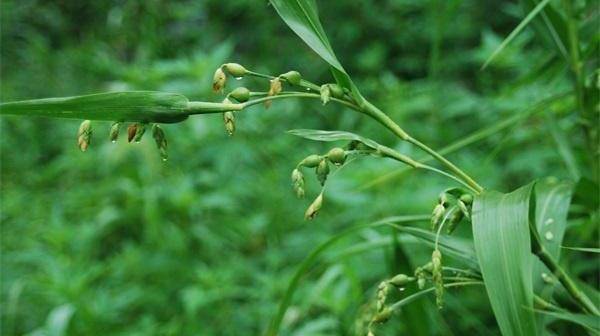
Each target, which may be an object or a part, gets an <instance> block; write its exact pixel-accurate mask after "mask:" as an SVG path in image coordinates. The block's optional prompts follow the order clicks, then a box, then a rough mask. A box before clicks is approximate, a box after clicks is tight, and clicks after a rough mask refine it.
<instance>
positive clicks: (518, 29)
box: [481, 0, 550, 70]
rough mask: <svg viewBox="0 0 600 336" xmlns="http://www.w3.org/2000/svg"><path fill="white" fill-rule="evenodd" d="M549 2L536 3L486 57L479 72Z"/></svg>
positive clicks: (544, 0)
mask: <svg viewBox="0 0 600 336" xmlns="http://www.w3.org/2000/svg"><path fill="white" fill-rule="evenodd" d="M549 2H550V0H543V1H542V2H540V3H538V4H537V6H535V8H533V10H532V11H531V12H529V14H527V16H526V17H525V18H524V19H523V20H522V21H521V22H520V23H519V24H518V25H517V27H516V28H515V29H514V30H513V31H512V32H510V34H508V36H507V37H506V38H505V39H504V41H502V43H500V45H499V46H498V48H496V50H494V52H493V53H492V54H491V55H490V57H488V59H487V60H486V61H485V62H484V63H483V65H482V66H481V70H484V69H485V68H486V67H487V66H488V65H489V64H490V63H491V62H492V60H494V58H496V56H498V55H499V54H500V53H501V52H502V50H504V48H506V46H507V45H508V44H509V43H510V42H511V41H512V40H514V38H515V37H517V35H518V34H519V33H520V32H521V31H522V30H523V29H525V27H527V25H528V24H529V22H531V20H533V19H534V18H535V16H536V15H537V14H538V13H539V12H540V11H541V10H542V9H544V7H546V5H547V4H548V3H549Z"/></svg>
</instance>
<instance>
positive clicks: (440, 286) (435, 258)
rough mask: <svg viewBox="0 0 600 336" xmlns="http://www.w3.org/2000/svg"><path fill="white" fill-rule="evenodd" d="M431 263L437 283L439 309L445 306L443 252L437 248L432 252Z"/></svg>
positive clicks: (436, 295)
mask: <svg viewBox="0 0 600 336" xmlns="http://www.w3.org/2000/svg"><path fill="white" fill-rule="evenodd" d="M431 264H432V265H433V269H432V271H431V275H432V280H433V283H434V284H435V302H436V304H437V306H438V308H439V309H442V307H443V306H444V301H443V296H444V278H443V276H442V253H441V252H440V250H438V249H436V250H434V251H433V253H432V254H431Z"/></svg>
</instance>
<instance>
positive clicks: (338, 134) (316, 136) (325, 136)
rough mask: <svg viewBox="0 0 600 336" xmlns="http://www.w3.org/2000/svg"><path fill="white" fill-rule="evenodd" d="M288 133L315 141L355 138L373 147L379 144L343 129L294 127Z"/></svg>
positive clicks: (350, 139) (349, 139)
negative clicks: (323, 129)
mask: <svg viewBox="0 0 600 336" xmlns="http://www.w3.org/2000/svg"><path fill="white" fill-rule="evenodd" d="M288 133H290V134H293V135H295V136H299V137H301V138H305V139H309V140H316V141H342V140H346V141H352V140H355V141H360V142H362V143H363V144H365V145H367V146H369V147H371V148H373V149H377V148H378V147H379V146H380V145H379V144H378V143H377V142H375V141H373V140H371V139H367V138H365V137H362V136H360V135H358V134H354V133H350V132H344V131H321V130H311V129H295V130H290V131H288Z"/></svg>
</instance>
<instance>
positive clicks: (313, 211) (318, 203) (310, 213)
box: [304, 191, 323, 220]
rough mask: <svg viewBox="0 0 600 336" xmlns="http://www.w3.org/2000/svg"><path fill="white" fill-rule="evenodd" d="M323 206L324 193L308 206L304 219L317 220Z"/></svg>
mask: <svg viewBox="0 0 600 336" xmlns="http://www.w3.org/2000/svg"><path fill="white" fill-rule="evenodd" d="M322 206H323V192H322V191H321V193H320V194H319V196H317V198H315V200H314V201H313V202H312V203H311V204H310V205H309V206H308V208H307V209H306V212H305V213H304V219H306V220H311V219H313V218H315V216H316V215H317V213H318V212H319V210H321V207H322Z"/></svg>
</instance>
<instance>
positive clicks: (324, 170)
mask: <svg viewBox="0 0 600 336" xmlns="http://www.w3.org/2000/svg"><path fill="white" fill-rule="evenodd" d="M315 172H316V173H317V178H318V179H319V182H321V185H325V181H327V175H329V163H327V160H325V159H322V160H321V162H319V165H318V166H317V168H316V169H315Z"/></svg>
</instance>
